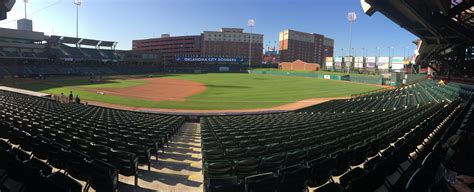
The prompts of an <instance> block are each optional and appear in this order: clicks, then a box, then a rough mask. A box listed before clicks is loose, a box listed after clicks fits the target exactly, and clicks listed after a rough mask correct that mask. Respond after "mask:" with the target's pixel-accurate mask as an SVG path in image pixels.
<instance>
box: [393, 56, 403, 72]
mask: <svg viewBox="0 0 474 192" xmlns="http://www.w3.org/2000/svg"><path fill="white" fill-rule="evenodd" d="M403 59H404V58H403V57H392V69H393V70H397V71H399V70H401V69H403Z"/></svg>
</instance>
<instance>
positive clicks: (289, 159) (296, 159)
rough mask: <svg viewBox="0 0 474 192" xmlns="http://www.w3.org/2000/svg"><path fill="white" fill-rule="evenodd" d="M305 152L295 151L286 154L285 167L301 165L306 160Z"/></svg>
mask: <svg viewBox="0 0 474 192" xmlns="http://www.w3.org/2000/svg"><path fill="white" fill-rule="evenodd" d="M306 157H307V152H306V151H304V150H295V151H290V152H287V153H286V158H285V163H284V164H285V166H291V165H296V164H300V163H303V162H304V161H305V160H306Z"/></svg>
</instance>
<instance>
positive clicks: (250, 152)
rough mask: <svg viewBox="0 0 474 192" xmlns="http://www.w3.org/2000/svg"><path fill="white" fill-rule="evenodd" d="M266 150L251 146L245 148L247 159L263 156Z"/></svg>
mask: <svg viewBox="0 0 474 192" xmlns="http://www.w3.org/2000/svg"><path fill="white" fill-rule="evenodd" d="M265 151H266V148H265V147H264V146H259V145H257V146H252V147H248V148H247V154H246V156H247V157H259V156H261V155H263V154H265Z"/></svg>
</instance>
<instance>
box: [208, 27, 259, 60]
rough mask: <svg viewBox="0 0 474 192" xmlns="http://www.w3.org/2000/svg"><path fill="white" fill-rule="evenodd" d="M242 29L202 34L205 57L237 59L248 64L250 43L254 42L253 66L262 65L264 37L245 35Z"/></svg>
mask: <svg viewBox="0 0 474 192" xmlns="http://www.w3.org/2000/svg"><path fill="white" fill-rule="evenodd" d="M243 31H244V30H243V29H240V28H222V29H221V30H220V31H204V32H203V33H202V51H201V54H202V55H203V56H211V57H237V58H243V59H244V61H245V63H248V56H249V48H250V45H249V44H250V41H252V64H253V65H255V64H261V62H262V52H263V35H262V34H255V33H252V34H250V33H244V32H243Z"/></svg>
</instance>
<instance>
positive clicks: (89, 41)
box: [79, 39, 100, 47]
mask: <svg viewBox="0 0 474 192" xmlns="http://www.w3.org/2000/svg"><path fill="white" fill-rule="evenodd" d="M99 42H100V41H98V40H93V39H81V40H79V45H87V46H94V47H95V46H97V45H98V44H99Z"/></svg>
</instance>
